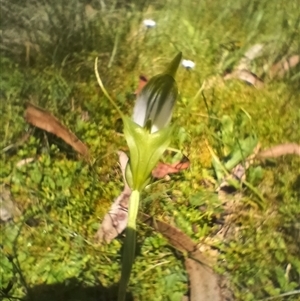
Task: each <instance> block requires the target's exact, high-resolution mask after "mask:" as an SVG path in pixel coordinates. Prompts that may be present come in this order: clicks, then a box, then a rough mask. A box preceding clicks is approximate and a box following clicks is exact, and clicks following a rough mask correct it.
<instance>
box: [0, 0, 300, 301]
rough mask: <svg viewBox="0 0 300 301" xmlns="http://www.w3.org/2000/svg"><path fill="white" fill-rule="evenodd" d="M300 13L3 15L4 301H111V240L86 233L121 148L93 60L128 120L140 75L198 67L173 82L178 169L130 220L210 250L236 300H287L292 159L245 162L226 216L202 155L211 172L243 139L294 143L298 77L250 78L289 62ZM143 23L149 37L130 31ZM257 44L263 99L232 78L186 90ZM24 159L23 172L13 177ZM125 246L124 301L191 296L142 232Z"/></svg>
mask: <svg viewBox="0 0 300 301" xmlns="http://www.w3.org/2000/svg"><path fill="white" fill-rule="evenodd" d="M297 2H299V1H296V0H292V1H288V2H286V1H282V0H278V1H266V0H263V1H256V0H255V1H251V2H249V1H245V0H238V1H231V0H229V1H223V2H219V1H208V0H204V1H201V2H197V1H190V0H184V1H177V0H175V1H166V2H165V3H164V4H160V3H159V2H157V3H156V2H155V3H151V1H143V2H142V1H128V2H127V3H126V4H124V3H123V2H121V1H119V2H118V1H114V2H113V1H105V2H104V1H91V3H90V4H89V5H90V6H86V5H85V4H84V3H81V2H80V1H76V0H72V1H68V2H67V4H61V3H59V2H58V1H56V2H54V3H52V4H51V5H50V1H41V2H38V3H36V2H35V1H27V2H26V5H24V4H22V3H23V1H16V0H15V1H5V0H2V1H1V2H0V3H1V10H2V15H3V16H4V15H5V16H6V18H1V19H2V20H1V27H2V31H3V32H2V41H1V82H0V85H1V86H0V98H1V106H0V110H1V127H0V137H1V141H0V150H1V170H0V177H1V178H0V179H1V183H2V184H3V185H5V186H2V203H1V204H2V206H4V205H5V203H4V201H3V199H4V198H3V191H4V190H5V189H9V191H10V192H11V195H12V196H13V199H14V202H15V204H17V207H18V209H17V208H13V209H11V210H10V211H11V212H12V214H13V215H14V218H13V219H12V220H10V221H9V222H3V223H2V224H1V260H0V261H1V262H0V273H1V283H0V288H1V291H0V292H1V298H2V299H3V300H28V301H29V300H30V301H31V300H45V301H47V300H49V301H50V300H67V301H69V300H70V301H71V300H72V301H75V300H88V301H95V300H103V301H111V300H115V299H116V292H117V289H116V288H117V284H118V281H119V277H120V262H121V252H120V249H121V247H122V243H123V239H124V237H122V236H120V237H119V238H117V239H115V240H113V242H112V243H111V244H109V245H104V244H99V243H97V241H95V239H94V235H95V233H96V231H97V229H98V227H99V224H100V223H101V221H102V219H103V216H104V215H105V213H106V212H107V210H108V209H109V207H110V205H111V203H112V202H113V200H114V198H116V197H117V196H118V195H119V194H120V192H121V191H122V189H123V183H122V174H121V171H120V170H119V167H118V163H117V155H116V151H117V150H119V149H122V150H125V151H127V146H126V143H125V139H124V137H123V136H122V134H121V132H122V124H121V123H120V120H119V118H120V116H119V115H118V112H117V111H116V110H115V109H114V108H113V107H112V105H111V104H110V103H109V101H108V100H107V98H106V97H105V96H104V95H103V93H102V91H101V89H100V88H99V87H98V85H97V81H96V78H95V75H94V70H93V68H94V60H95V58H96V57H99V73H100V75H101V78H102V80H103V82H104V85H105V86H106V88H107V90H108V91H109V93H110V95H111V96H112V97H113V98H114V99H115V100H116V102H117V105H118V106H119V107H120V109H121V110H122V111H123V112H124V113H125V114H127V115H131V112H132V109H133V106H134V100H135V98H134V96H133V92H134V91H135V90H136V87H137V85H138V77H139V75H140V74H145V75H146V76H147V77H151V76H153V75H155V74H157V73H159V72H160V71H161V70H162V69H163V67H164V66H165V64H166V62H169V61H170V59H171V58H172V57H173V56H174V55H175V54H176V53H177V52H178V51H182V52H183V56H184V58H185V59H190V60H192V61H194V62H195V63H196V66H195V68H194V69H191V70H186V69H185V68H183V67H180V68H179V70H178V73H177V83H178V88H179V91H180V96H179V98H178V100H177V103H176V108H175V111H174V114H173V119H172V122H173V123H175V125H176V134H175V135H174V137H173V140H172V145H171V146H172V148H176V149H179V150H180V151H181V152H182V153H183V154H184V155H186V156H187V157H188V158H189V160H190V162H191V166H190V168H189V169H188V170H185V171H183V172H181V173H180V174H175V175H172V176H171V177H170V180H168V181H166V180H159V181H158V182H155V183H153V184H152V185H150V187H149V188H147V189H146V191H145V192H144V194H143V201H142V208H141V210H142V211H144V212H146V213H148V214H152V215H154V216H156V217H157V218H158V219H162V220H164V221H168V222H170V223H171V224H173V225H176V226H177V227H178V228H180V229H181V230H183V231H184V232H185V233H187V234H188V235H189V236H190V237H191V238H192V239H194V241H196V242H199V243H201V244H202V246H208V247H211V248H213V249H214V250H218V252H217V253H218V257H217V259H216V260H215V269H216V271H218V272H219V273H220V274H222V275H226V277H227V279H228V281H229V283H230V287H231V289H232V290H233V293H234V296H235V297H234V298H235V299H234V300H241V301H244V300H245V301H246V300H249V301H252V300H271V299H267V298H270V297H272V300H276V301H279V300H289V301H295V300H299V289H300V255H299V254H300V251H299V250H300V222H299V220H300V205H299V198H300V173H299V167H300V159H299V157H298V156H291V155H287V156H282V157H279V158H276V159H275V158H272V159H270V160H264V161H255V162H254V163H253V165H252V166H251V167H250V168H249V169H248V171H247V181H248V182H249V183H250V184H251V185H252V186H253V187H254V188H255V190H253V189H249V187H246V186H240V187H238V190H237V193H236V194H235V196H238V201H235V202H234V205H233V207H232V208H231V209H230V212H228V208H225V207H224V206H223V205H222V203H221V200H220V199H218V198H217V197H216V195H215V194H214V189H215V188H216V187H217V186H218V182H217V179H216V174H215V173H214V169H213V168H212V155H211V153H210V152H209V148H210V149H212V150H213V151H214V153H215V154H216V155H217V156H218V158H220V159H224V158H225V157H226V155H227V154H228V153H229V151H230V147H234V146H236V145H237V144H239V143H241V142H242V141H244V140H245V139H247V137H256V138H257V140H258V141H259V143H260V144H261V145H262V148H263V149H265V148H268V147H270V146H273V145H277V144H281V143H287V142H292V143H299V142H300V131H299V125H300V97H299V91H300V88H299V87H300V86H299V80H300V73H299V68H298V69H297V68H295V69H294V70H293V71H291V72H288V74H286V76H285V77H284V78H281V79H273V80H271V79H270V78H269V77H268V72H266V73H264V71H263V65H266V64H269V65H270V66H271V65H272V64H273V63H274V62H277V61H278V60H280V59H281V58H283V57H289V56H291V55H295V54H299V52H300V48H299V36H300V27H299V22H300V13H299V3H297ZM33 8H34V9H33ZM91 8H93V9H94V11H93V10H92V9H91ZM33 11H34V12H35V13H33V14H32V12H33ZM148 18H149V19H153V20H155V22H156V26H155V27H153V28H149V29H146V28H145V27H144V26H143V23H142V21H143V20H144V19H148ZM29 42H30V43H29ZM257 43H262V44H263V45H265V49H266V50H265V52H264V54H263V56H261V57H260V58H258V59H257V60H254V61H253V62H251V68H252V69H251V71H252V72H255V73H257V74H259V75H260V76H262V77H263V79H264V80H265V82H266V84H265V86H264V88H262V89H256V88H255V87H253V86H250V85H246V84H245V83H244V82H241V81H239V80H232V81H226V82H225V83H224V84H219V82H216V84H215V85H214V86H213V87H212V88H210V89H205V90H203V91H202V93H197V92H198V91H199V89H200V87H201V86H202V84H203V82H204V81H205V80H207V79H208V78H211V77H218V76H221V75H222V74H223V73H224V72H226V71H228V70H230V69H232V68H233V66H235V65H236V64H237V63H238V62H239V61H240V59H241V57H242V56H243V54H244V53H245V51H246V50H247V49H249V48H250V47H251V46H253V45H254V44H257ZM196 95H197V97H195V96H196ZM28 101H30V102H32V103H34V104H36V105H38V106H40V107H42V108H44V109H46V110H48V111H49V112H51V113H52V114H53V115H55V116H56V117H57V118H58V119H59V120H60V121H61V122H62V123H63V124H65V125H66V126H67V127H68V128H69V129H70V130H72V131H73V132H74V133H76V135H77V136H78V137H79V138H80V139H81V140H82V141H83V142H84V143H86V144H87V145H88V147H89V149H90V152H91V156H92V159H91V161H90V162H87V161H85V160H84V159H83V158H82V157H81V156H80V155H78V154H77V153H76V152H75V151H74V150H73V149H72V148H71V147H70V146H68V145H67V144H65V143H64V142H63V141H62V140H60V139H59V138H57V137H55V136H54V135H50V134H47V133H46V132H44V131H42V130H39V129H36V128H35V129H33V128H32V127H31V126H30V125H28V124H27V123H26V121H25V120H24V117H23V116H24V111H25V109H24V106H25V104H26V102H28ZM29 131H32V132H31V135H30V137H29V138H28V139H27V140H26V141H25V142H24V143H21V141H22V137H24V135H26V133H28V132H29ZM9 146H12V147H11V148H10V147H9ZM208 146H209V147H208ZM26 158H34V161H33V162H31V163H29V164H24V165H22V166H19V165H18V163H20V161H21V160H23V159H26ZM164 159H165V160H166V161H167V160H170V154H166V155H165V157H164ZM173 160H175V161H176V160H178V158H174V159H173ZM4 187H5V188H4ZM260 195H261V196H262V197H259V196H260ZM230 197H231V196H230ZM232 198H234V196H233V195H232ZM20 212H21V214H20ZM228 215H230V225H227V226H230V229H231V231H232V234H231V235H230V238H226V239H224V240H222V239H220V236H219V235H217V233H218V232H219V230H220V229H221V228H222V226H221V225H220V223H221V222H220V221H224V219H225V218H224V216H228ZM227 221H228V219H227ZM233 229H234V230H233ZM137 244H138V247H137V255H136V261H135V264H134V267H133V271H132V276H131V280H130V284H129V288H128V300H151V301H152V300H153V301H159V300H170V301H177V300H178V301H179V300H181V298H182V296H183V295H184V294H187V292H188V278H187V274H186V271H185V269H184V266H183V258H182V255H181V254H179V253H178V252H176V251H174V250H173V249H172V248H171V247H170V246H169V245H168V243H167V241H166V240H165V239H164V238H163V237H162V235H161V234H159V233H157V232H155V231H154V230H152V229H151V228H149V227H147V226H145V225H144V224H143V223H139V225H138V237H137ZM209 254H210V255H211V253H209ZM210 255H209V256H210ZM211 256H212V255H211ZM297 292H298V293H297ZM284 294H286V295H284Z"/></svg>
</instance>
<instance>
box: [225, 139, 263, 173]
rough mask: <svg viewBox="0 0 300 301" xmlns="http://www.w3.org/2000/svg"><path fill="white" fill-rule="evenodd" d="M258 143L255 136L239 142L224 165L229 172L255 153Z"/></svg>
mask: <svg viewBox="0 0 300 301" xmlns="http://www.w3.org/2000/svg"><path fill="white" fill-rule="evenodd" d="M257 143H258V140H257V137H256V136H255V135H251V136H249V137H247V138H246V139H244V140H241V141H239V144H238V145H237V146H236V147H235V149H234V150H233V151H232V152H231V153H230V154H229V156H228V160H227V161H226V163H225V164H224V166H225V168H226V169H227V170H231V169H232V168H234V167H235V166H236V165H237V164H239V163H241V162H242V161H244V160H245V159H246V158H247V157H248V156H250V155H251V154H252V153H253V151H254V149H255V147H256V145H257Z"/></svg>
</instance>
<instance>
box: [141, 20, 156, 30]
mask: <svg viewBox="0 0 300 301" xmlns="http://www.w3.org/2000/svg"><path fill="white" fill-rule="evenodd" d="M143 23H144V25H145V26H146V27H147V28H152V27H154V26H155V25H156V22H155V21H153V20H151V19H145V20H144V21H143Z"/></svg>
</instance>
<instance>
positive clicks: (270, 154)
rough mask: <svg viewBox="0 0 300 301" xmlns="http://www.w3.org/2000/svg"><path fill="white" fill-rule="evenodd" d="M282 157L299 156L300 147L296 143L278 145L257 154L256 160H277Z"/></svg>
mask: <svg viewBox="0 0 300 301" xmlns="http://www.w3.org/2000/svg"><path fill="white" fill-rule="evenodd" d="M284 155H298V156H300V145H299V144H296V143H286V144H279V145H276V146H273V147H271V148H268V149H266V150H264V151H261V152H259V153H258V155H257V158H260V159H265V158H277V157H280V156H284Z"/></svg>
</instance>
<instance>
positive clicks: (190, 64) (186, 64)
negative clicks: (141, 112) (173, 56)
mask: <svg viewBox="0 0 300 301" xmlns="http://www.w3.org/2000/svg"><path fill="white" fill-rule="evenodd" d="M181 64H182V66H183V67H185V68H186V69H194V67H195V65H196V64H195V63H194V62H193V61H191V60H182V62H181Z"/></svg>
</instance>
